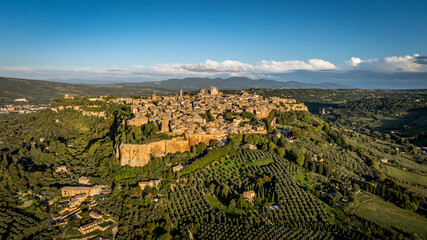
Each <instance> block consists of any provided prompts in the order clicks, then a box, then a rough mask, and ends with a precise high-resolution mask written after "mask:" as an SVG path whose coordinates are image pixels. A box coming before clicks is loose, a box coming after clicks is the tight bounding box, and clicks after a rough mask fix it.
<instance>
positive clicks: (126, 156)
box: [116, 134, 226, 167]
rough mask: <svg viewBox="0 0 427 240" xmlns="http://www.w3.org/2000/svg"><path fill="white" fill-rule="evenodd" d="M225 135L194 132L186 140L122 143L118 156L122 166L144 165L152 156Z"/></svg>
mask: <svg viewBox="0 0 427 240" xmlns="http://www.w3.org/2000/svg"><path fill="white" fill-rule="evenodd" d="M225 136H226V135H220V134H207V135H201V134H200V135H198V134H194V135H187V136H186V138H187V139H186V140H185V139H183V138H174V139H171V140H162V141H158V142H153V143H149V144H125V143H120V144H118V145H117V146H116V157H117V158H119V159H120V165H121V166H126V165H129V166H132V167H142V166H144V165H146V164H147V163H148V162H149V161H150V158H151V156H155V157H161V156H165V155H167V154H168V153H176V152H187V151H190V148H191V147H192V146H195V145H197V144H199V143H201V142H204V143H205V144H206V145H208V144H209V141H210V140H211V139H220V138H222V137H225Z"/></svg>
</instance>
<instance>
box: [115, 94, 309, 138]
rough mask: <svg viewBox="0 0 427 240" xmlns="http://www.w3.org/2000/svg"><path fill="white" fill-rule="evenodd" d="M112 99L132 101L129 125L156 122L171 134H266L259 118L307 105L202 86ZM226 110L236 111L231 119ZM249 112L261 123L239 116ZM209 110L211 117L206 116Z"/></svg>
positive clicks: (300, 108) (299, 108) (165, 131)
mask: <svg viewBox="0 0 427 240" xmlns="http://www.w3.org/2000/svg"><path fill="white" fill-rule="evenodd" d="M110 101H116V102H125V103H127V104H131V105H132V107H131V109H132V113H133V115H134V117H133V118H131V119H128V120H125V121H124V124H125V125H127V126H130V125H135V126H141V125H144V124H147V123H149V122H155V123H156V124H157V125H158V126H159V128H160V132H162V133H166V134H169V135H172V136H176V135H182V134H186V135H189V134H234V133H265V131H266V130H265V126H264V124H263V123H262V122H261V121H260V119H262V118H265V117H267V116H268V115H269V113H270V112H271V111H272V110H273V109H278V110H279V111H290V110H296V111H298V110H307V107H306V106H305V105H304V104H298V103H296V100H295V99H283V98H277V97H272V98H265V97H262V96H259V95H252V94H249V93H247V92H245V91H242V92H241V93H240V94H223V93H222V92H219V91H218V89H217V88H216V87H211V88H210V89H200V91H199V93H198V94H196V95H193V96H190V95H183V93H182V90H180V92H179V95H176V96H161V97H160V96H157V95H156V94H155V93H153V95H152V97H151V98H149V99H123V98H121V99H114V100H110ZM227 112H230V113H233V117H232V119H226V118H225V114H226V113H227ZM243 112H247V113H251V114H254V116H255V118H256V119H257V120H258V124H253V122H252V124H250V123H249V121H248V120H247V119H244V118H242V116H240V114H241V113H243ZM207 113H209V115H210V116H208V117H207Z"/></svg>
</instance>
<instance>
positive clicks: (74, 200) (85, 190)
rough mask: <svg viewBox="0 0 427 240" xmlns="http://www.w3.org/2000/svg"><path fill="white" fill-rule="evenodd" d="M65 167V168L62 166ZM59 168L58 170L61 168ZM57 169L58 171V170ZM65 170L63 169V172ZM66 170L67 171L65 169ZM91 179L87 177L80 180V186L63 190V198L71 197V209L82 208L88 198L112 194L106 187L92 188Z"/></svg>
mask: <svg viewBox="0 0 427 240" xmlns="http://www.w3.org/2000/svg"><path fill="white" fill-rule="evenodd" d="M60 167H63V166H60ZM60 167H58V168H60ZM58 168H57V170H58ZM63 170H64V169H61V171H63ZM65 170H66V169H65ZM89 184H90V179H89V178H88V177H86V176H82V177H80V178H79V185H80V186H66V187H62V188H61V195H62V197H71V198H70V200H69V201H68V206H69V207H70V208H73V207H77V206H80V204H82V203H83V201H85V200H86V198H87V197H93V196H97V195H101V194H109V193H111V189H110V188H109V187H108V186H104V185H93V186H90V185H89Z"/></svg>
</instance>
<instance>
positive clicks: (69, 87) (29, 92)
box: [0, 77, 170, 105]
mask: <svg viewBox="0 0 427 240" xmlns="http://www.w3.org/2000/svg"><path fill="white" fill-rule="evenodd" d="M153 91H156V92H157V93H158V94H169V93H170V91H168V90H164V89H160V88H153V87H125V86H102V85H85V84H71V83H59V82H50V81H40V80H28V79H20V78H6V77H0V105H3V104H8V103H12V102H13V100H14V99H16V98H26V99H27V100H28V103H30V104H47V103H49V101H50V99H52V98H57V97H63V96H64V94H75V95H81V96H100V95H115V96H130V95H137V96H141V95H149V94H151V93H152V92H153Z"/></svg>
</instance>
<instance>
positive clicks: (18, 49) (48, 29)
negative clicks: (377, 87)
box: [0, 0, 427, 81]
mask: <svg viewBox="0 0 427 240" xmlns="http://www.w3.org/2000/svg"><path fill="white" fill-rule="evenodd" d="M426 12H427V1H392V0H388V1H372V0H371V1H159V0H158V1H130V0H123V1H108V0H104V1H90V0H82V1H77V0H75V1H73V0H69V1H57V0H55V1H53V0H52V1H50V0H44V1H24V0H23V1H15V0H10V1H9V0H3V1H0V29H1V31H0V75H8V76H16V77H30V78H31V76H33V77H32V78H40V79H67V78H68V79H72V78H88V79H98V80H102V79H104V78H105V79H107V78H108V79H120V80H123V79H124V80H126V79H128V80H141V81H143V80H156V79H162V78H167V77H174V76H175V75H176V76H177V77H181V76H193V75H194V76H214V75H215V74H207V73H205V72H206V69H208V70H209V72H211V73H212V63H213V65H215V66H216V68H215V69H214V72H216V73H217V74H216V75H218V72H220V73H221V74H220V75H224V76H225V75H227V74H228V75H245V76H249V77H254V78H259V77H276V78H277V76H276V75H274V76H273V75H272V74H271V73H274V74H276V73H278V70H277V69H276V70H274V71H272V72H270V71H269V70H268V69H270V68H269V67H267V68H265V67H261V69H262V71H260V70H259V69H258V68H257V66H258V65H263V64H262V63H263V61H266V62H267V63H270V65H271V63H274V64H273V65H274V66H276V67H277V66H278V64H275V63H279V65H280V66H281V67H282V68H284V69H285V70H284V71H281V72H280V71H279V72H280V73H289V72H292V71H296V70H307V71H322V70H334V71H338V70H340V71H350V70H369V71H378V68H377V67H378V66H377V65H378V63H382V65H381V64H380V65H381V66H383V65H384V63H389V62H388V61H387V58H390V57H398V58H403V59H405V56H410V57H411V59H407V61H409V62H412V63H415V64H418V65H421V64H420V61H419V56H418V55H414V54H419V55H420V56H424V55H427V31H426V29H427V14H426ZM351 57H356V58H358V59H360V60H361V63H362V64H361V65H363V66H364V67H363V68H362V69H360V66H359V65H360V64H358V63H357V64H356V65H355V63H354V62H351V63H349V62H347V63H346V61H349V60H350V59H351ZM310 59H320V60H322V61H325V62H327V64H323V63H322V64H320V65H321V66H320V65H319V64H317V65H316V67H312V66H311V65H312V64H311V63H310V62H309V60H310ZM207 60H208V61H207ZM228 60H233V61H234V62H227V61H228ZM374 60H376V61H377V62H376V65H375V64H374V65H372V64H371V65H369V63H372V61H374ZM224 61H225V62H224ZM298 61H302V62H304V63H306V65H304V66H302V65H301V63H300V62H298ZM369 61H370V62H369ZM356 62H359V61H358V60H356ZM224 63H225V66H226V67H228V68H226V69H225V70H227V69H228V70H230V66H233V67H236V66H238V67H239V70H238V71H236V70H235V69H234V68H233V69H232V70H233V71H224ZM282 63H284V64H282ZM329 63H330V64H332V65H333V66H335V68H331V67H330V65H328V64H329ZM242 64H248V65H244V66H246V68H244V69H243V71H242V66H243V65H242ZM403 64H406V63H403ZM206 65H208V68H206ZM249 65H250V66H249ZM264 65H265V64H264ZM368 65H369V66H368ZM424 65H425V64H424V63H423V64H422V66H409V68H405V66H406V65H405V66H404V67H403V68H398V67H396V65H393V66H392V67H384V66H383V68H380V69H387V71H392V72H393V71H402V69H403V71H408V70H409V71H410V72H424V71H426V72H427V70H426V68H425V66H424ZM183 66H184V70H185V71H180V72H179V73H176V69H177V68H183ZM189 66H191V67H189ZM195 66H198V68H196V67H195ZM218 66H219V67H218ZM251 66H252V67H251ZM349 66H353V67H356V66H357V67H358V68H357V69H354V68H349ZM248 67H249V68H250V69H249V70H248ZM270 67H271V66H270ZM252 68H257V69H258V70H253V69H252ZM141 69H142V70H141ZM171 69H172V70H171ZM189 69H190V70H189ZM396 69H397V70H396ZM113 71H115V72H116V73H118V72H122V73H123V74H122V75H117V74H115V75H114V76H111V75H108V74H107V73H110V72H113ZM73 72H74V73H76V74H72V73H73ZM134 72H137V73H138V75H132V74H131V73H134ZM200 72H204V74H199V73H200ZM279 78H280V77H279Z"/></svg>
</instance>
